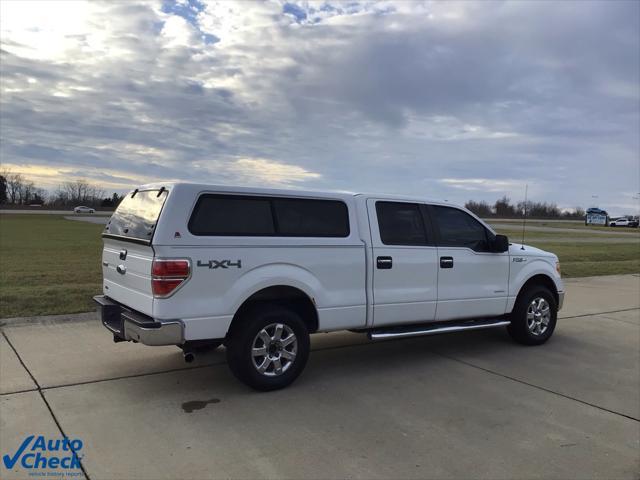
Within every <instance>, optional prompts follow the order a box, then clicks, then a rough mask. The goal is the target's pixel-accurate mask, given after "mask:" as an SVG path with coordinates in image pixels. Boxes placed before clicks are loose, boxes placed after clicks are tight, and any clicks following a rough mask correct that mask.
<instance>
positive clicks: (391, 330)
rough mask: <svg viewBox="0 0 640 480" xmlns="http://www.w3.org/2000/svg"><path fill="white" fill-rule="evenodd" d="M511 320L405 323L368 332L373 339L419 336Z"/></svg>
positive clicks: (472, 328) (504, 322)
mask: <svg viewBox="0 0 640 480" xmlns="http://www.w3.org/2000/svg"><path fill="white" fill-rule="evenodd" d="M510 323H511V322H510V321H509V320H505V319H503V318H501V319H492V320H477V321H473V322H446V323H438V324H432V325H429V324H424V323H423V324H421V325H405V326H401V327H388V328H376V329H374V330H370V331H369V332H368V334H367V335H368V337H369V338H370V339H371V340H382V339H384V338H402V337H419V336H422V335H436V334H439V333H451V332H462V331H465V330H481V329H484V328H495V327H504V326H506V325H509V324H510Z"/></svg>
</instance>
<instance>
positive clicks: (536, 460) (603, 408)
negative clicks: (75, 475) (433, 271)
mask: <svg viewBox="0 0 640 480" xmlns="http://www.w3.org/2000/svg"><path fill="white" fill-rule="evenodd" d="M639 292H640V276H637V275H628V276H614V277H595V278H589V279H571V280H568V281H567V299H566V304H565V309H564V310H563V311H562V312H561V317H562V318H561V320H560V321H559V324H558V327H557V330H556V333H555V335H554V337H553V338H552V339H551V340H550V341H549V342H548V343H547V344H546V345H544V346H540V347H523V346H520V345H517V344H514V343H513V342H511V341H510V339H509V338H508V336H507V335H506V333H505V332H504V330H502V329H499V330H498V329H496V330H487V331H478V332H467V333H463V334H452V335H442V336H438V337H422V338H413V339H405V340H391V341H384V342H377V343H374V342H370V341H368V340H366V338H365V337H364V335H360V334H353V333H333V334H319V335H315V336H314V337H313V340H312V346H313V353H312V355H311V358H310V361H309V364H308V366H307V369H306V371H305V372H304V373H303V375H302V376H301V377H300V378H299V379H298V381H297V382H296V383H295V384H294V385H293V386H291V387H290V388H288V389H285V390H282V391H278V392H271V393H256V392H253V391H251V390H249V389H247V388H246V387H245V386H243V385H242V384H240V383H238V382H237V381H236V380H235V379H234V378H233V377H232V376H231V374H230V373H229V372H228V370H227V368H226V365H225V360H224V351H223V350H222V349H221V350H219V351H214V352H211V353H209V354H207V355H204V356H202V357H200V358H199V359H198V360H197V361H196V362H195V363H194V364H190V365H186V364H184V363H183V361H182V356H181V354H180V352H179V350H178V349H177V348H174V347H145V346H141V345H134V344H127V343H118V344H114V343H112V341H111V339H110V337H109V335H108V333H107V332H106V331H105V330H104V329H103V327H102V326H101V325H99V324H98V322H97V320H89V321H87V320H86V319H87V318H91V317H92V315H78V316H63V317H56V318H49V319H47V320H45V321H42V319H39V320H38V321H36V323H31V322H30V321H29V320H28V319H27V320H26V321H23V322H18V323H17V324H16V323H15V322H11V321H10V322H8V324H7V325H5V326H3V327H2V334H3V336H2V338H0V342H1V343H0V354H1V357H0V387H1V389H0V445H1V446H2V454H3V455H4V454H7V455H13V454H14V452H15V451H16V450H17V449H18V447H19V445H20V444H21V443H22V441H23V440H24V438H25V436H27V435H31V434H36V435H37V434H42V435H45V436H47V438H48V437H59V436H60V435H63V434H64V435H67V436H68V437H70V438H72V439H73V438H77V439H81V440H82V442H83V448H82V450H81V452H80V453H81V456H82V466H83V469H84V472H85V473H86V476H87V477H89V478H91V479H113V478H128V479H178V478H180V479H186V478H629V479H637V478H638V472H640V294H639ZM1 468H2V470H1V473H0V477H1V478H3V479H10V478H28V473H29V472H28V471H27V470H25V469H23V468H21V467H19V466H16V467H14V468H13V469H10V470H8V469H6V467H5V466H4V464H3V465H2V467H1Z"/></svg>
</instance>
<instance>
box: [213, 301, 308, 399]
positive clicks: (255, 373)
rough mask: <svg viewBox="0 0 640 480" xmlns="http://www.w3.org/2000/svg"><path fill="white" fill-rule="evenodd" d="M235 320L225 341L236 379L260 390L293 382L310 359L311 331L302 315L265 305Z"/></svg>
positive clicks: (229, 361)
mask: <svg viewBox="0 0 640 480" xmlns="http://www.w3.org/2000/svg"><path fill="white" fill-rule="evenodd" d="M236 321H237V323H236V325H235V326H234V327H232V330H231V332H230V335H229V338H228V340H227V342H226V346H227V362H228V364H229V368H230V369H231V372H232V373H233V374H234V375H235V376H236V378H237V379H238V380H240V381H241V382H243V383H245V384H246V385H248V386H250V387H251V388H254V389H256V390H260V391H269V390H277V389H280V388H284V387H286V386H288V385H290V384H291V383H293V381H294V380H295V379H296V378H297V377H298V375H300V373H302V370H303V369H304V367H305V365H306V364H307V359H308V358H309V332H308V330H307V326H306V325H305V323H304V322H303V321H302V319H301V318H300V316H299V315H298V314H297V313H296V312H294V311H292V310H289V309H288V308H285V307H281V306H279V305H273V304H262V305H257V306H256V307H254V308H252V309H251V310H249V311H248V312H246V313H245V314H243V315H242V317H240V318H238V319H237V320H236Z"/></svg>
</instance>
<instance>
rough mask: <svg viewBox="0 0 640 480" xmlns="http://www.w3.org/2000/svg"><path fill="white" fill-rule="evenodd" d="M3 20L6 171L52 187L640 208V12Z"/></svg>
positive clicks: (369, 8)
mask: <svg viewBox="0 0 640 480" xmlns="http://www.w3.org/2000/svg"><path fill="white" fill-rule="evenodd" d="M0 27H1V32H0V33H1V47H2V56H1V73H2V79H1V83H2V84H1V89H2V94H1V102H2V103H1V118H0V134H1V139H0V140H1V144H0V145H1V147H0V161H1V163H2V166H3V167H5V168H10V169H12V170H13V171H20V172H22V173H24V174H25V175H27V176H28V177H29V178H31V179H33V180H34V181H36V183H37V184H39V185H40V186H44V187H47V188H53V187H55V186H56V185H57V184H58V183H60V182H61V181H64V180H68V179H72V178H80V177H82V178H86V179H89V180H91V181H94V182H96V183H100V184H101V185H102V186H103V187H104V188H105V189H106V190H118V191H121V190H125V189H127V188H129V187H130V186H133V185H137V184H140V183H145V182H148V181H156V180H161V179H167V180H170V179H171V180H172V179H183V180H188V181H200V182H207V183H223V184H242V185H246V184H250V185H277V186H287V187H292V188H311V189H339V190H352V191H376V192H406V193H411V194H418V195H423V196H425V197H431V198H446V199H448V200H450V201H454V202H464V201H465V200H467V199H471V198H473V199H485V200H489V201H493V200H495V199H496V198H497V197H499V196H501V195H503V194H506V195H508V196H510V197H511V198H512V199H513V200H516V201H517V200H520V199H522V197H523V194H524V185H525V183H528V185H529V192H530V197H531V198H532V199H535V200H547V201H554V202H556V203H558V204H559V205H560V206H561V207H573V206H576V205H581V206H583V207H587V206H591V205H594V204H598V205H600V206H602V207H605V208H608V209H610V210H611V211H612V212H619V213H624V212H625V211H627V210H632V209H636V210H637V208H638V205H639V201H638V200H637V199H634V196H635V197H636V198H637V197H638V196H639V193H640V2H637V1H635V0H632V1H605V2H601V3H600V2H593V1H592V2H578V1H559V2H550V1H535V2H523V1H518V2H489V1H481V2H477V3H475V2H443V3H439V2H424V3H419V2H409V1H403V2H386V1H385V2H331V1H299V2H294V1H291V2H285V1H275V0H274V1H265V2H255V3H250V2H247V1H244V2H238V3H234V2H230V1H204V0H203V1H198V0H180V1H175V2H174V1H157V2H153V1H150V2H140V3H138V2H133V1H127V2H125V1H122V2H106V3H100V2H89V3H83V2H80V1H71V2H55V1H44V2H42V3H36V2H30V1H11V0H2V1H1V2H0ZM594 196H595V197H596V198H594Z"/></svg>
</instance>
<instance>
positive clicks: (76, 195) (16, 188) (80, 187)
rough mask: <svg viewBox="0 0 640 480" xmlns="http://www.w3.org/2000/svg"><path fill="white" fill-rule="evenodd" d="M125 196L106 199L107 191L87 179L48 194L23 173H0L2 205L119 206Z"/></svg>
mask: <svg viewBox="0 0 640 480" xmlns="http://www.w3.org/2000/svg"><path fill="white" fill-rule="evenodd" d="M121 200H122V196H121V195H118V194H117V193H115V192H114V193H113V194H112V195H111V196H106V194H105V191H104V189H102V188H100V187H98V186H96V185H93V184H91V183H89V182H87V181H86V180H74V181H68V182H63V183H61V184H60V185H59V186H58V187H57V188H56V190H55V191H53V192H48V191H47V190H45V189H44V188H39V187H36V186H35V184H34V183H33V182H32V181H31V180H29V179H27V178H26V177H24V176H23V175H22V174H20V173H14V172H11V171H10V170H6V169H5V170H3V171H2V172H0V204H2V205H26V206H29V205H41V206H42V205H47V206H52V207H77V206H78V205H84V206H87V207H93V208H96V207H106V208H109V207H117V206H118V204H119V203H120V201H121Z"/></svg>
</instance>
